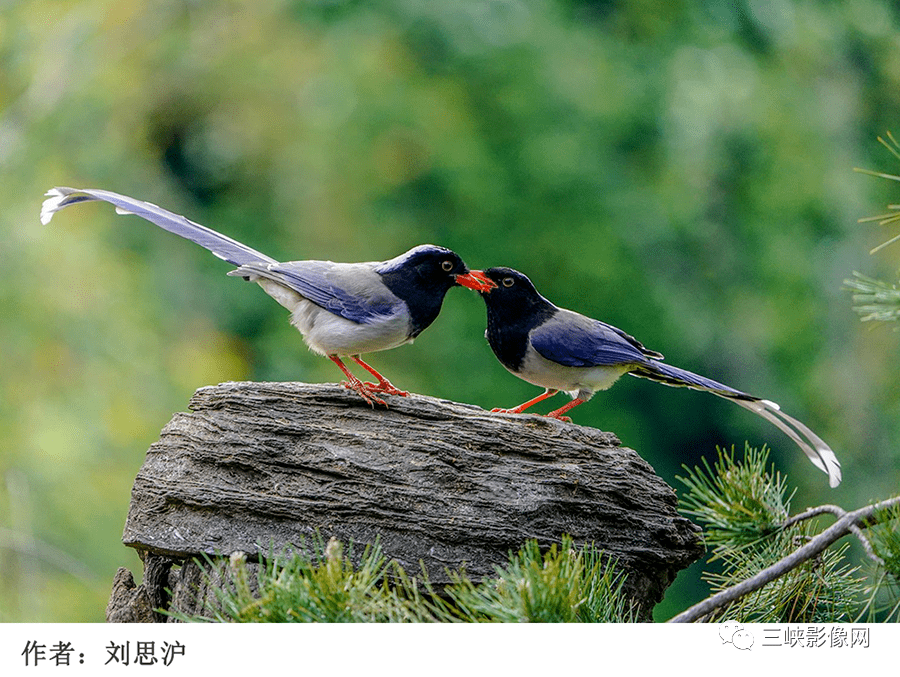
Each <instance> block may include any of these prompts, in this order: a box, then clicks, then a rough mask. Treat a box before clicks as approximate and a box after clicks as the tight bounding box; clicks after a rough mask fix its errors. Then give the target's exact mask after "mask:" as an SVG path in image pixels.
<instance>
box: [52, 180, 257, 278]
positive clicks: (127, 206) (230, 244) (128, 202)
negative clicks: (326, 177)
mask: <svg viewBox="0 0 900 677" xmlns="http://www.w3.org/2000/svg"><path fill="white" fill-rule="evenodd" d="M46 195H47V199H46V200H44V204H43V205H42V206H41V223H43V224H44V225H47V224H48V223H50V219H52V218H53V215H54V214H55V213H56V212H58V211H59V210H61V209H65V208H66V207H69V206H71V205H74V204H78V203H81V202H91V201H94V200H99V201H102V202H109V203H110V204H111V205H114V206H115V208H116V213H117V214H134V215H135V216H140V217H141V218H142V219H146V220H147V221H149V222H150V223H153V224H155V225H157V226H159V227H160V228H162V229H164V230H168V231H169V232H170V233H175V234H176V235H180V236H181V237H183V238H185V239H187V240H190V241H191V242H195V243H197V244H199V245H200V246H201V247H204V248H205V249H208V250H209V251H211V252H212V253H213V254H215V255H216V256H218V257H219V258H220V259H223V260H224V261H228V263H231V264H233V265H235V266H242V265H245V264H248V263H258V262H264V263H275V259H273V258H270V257H268V256H266V255H265V254H263V253H261V252H258V251H256V250H255V249H252V248H251V247H248V246H247V245H245V244H242V243H240V242H238V241H237V240H232V239H231V238H230V237H228V236H227V235H222V233H217V232H216V231H214V230H213V229H212V228H207V227H206V226H201V225H200V224H199V223H194V222H193V221H191V220H189V219H186V218H185V217H183V216H180V215H178V214H173V213H172V212H170V211H168V210H166V209H163V208H162V207H157V206H156V205H155V204H152V203H150V202H144V201H143V200H135V199H134V198H132V197H128V196H127V195H119V194H118V193H113V192H110V191H108V190H99V189H96V188H85V189H79V188H52V189H51V190H48V191H47V193H46Z"/></svg>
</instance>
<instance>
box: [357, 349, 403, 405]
mask: <svg viewBox="0 0 900 677" xmlns="http://www.w3.org/2000/svg"><path fill="white" fill-rule="evenodd" d="M350 359H351V360H353V361H354V362H356V364H358V365H359V366H360V367H362V368H363V369H365V370H366V371H367V372H369V373H370V374H372V376H374V377H375V378H377V379H378V383H365V384H364V385H365V386H366V387H367V388H368V389H369V390H371V391H372V392H375V393H386V394H388V395H400V397H406V396H407V395H409V393H408V392H406V391H405V390H400V389H399V388H395V387H394V386H393V385H391V382H390V381H388V380H387V379H386V378H385V377H384V376H382V375H381V374H379V373H378V372H377V371H375V370H374V369H373V368H372V367H370V366H369V365H368V364H366V363H365V362H363V361H362V360H361V359H360V358H359V355H351V356H350Z"/></svg>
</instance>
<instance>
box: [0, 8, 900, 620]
mask: <svg viewBox="0 0 900 677" xmlns="http://www.w3.org/2000/svg"><path fill="white" fill-rule="evenodd" d="M898 28H900V14H898V11H897V8H896V5H895V3H892V2H886V1H878V0H847V1H845V2H841V3H835V2H829V1H827V0H798V1H796V2H791V1H788V0H728V1H726V0H701V1H699V2H677V1H676V2H672V0H638V1H635V2H620V1H616V0H599V1H595V2H591V1H589V0H568V1H565V0H471V1H463V0H453V1H451V0H446V1H434V2H421V1H420V0H382V1H379V2H362V1H354V0H345V1H342V0H319V1H316V0H282V1H278V2H273V1H261V2H249V1H248V2H238V1H231V2H229V1H225V2H223V1H221V0H216V1H215V2H212V1H207V0H189V1H182V2H173V1H169V0H79V1H65V0H52V1H50V0H31V1H28V2H15V1H12V2H11V1H9V0H6V1H5V2H0V64H2V65H0V204H2V209H0V270H2V282H0V318H2V322H0V621H99V620H102V619H103V612H104V607H105V604H106V601H107V599H108V595H109V589H110V583H111V580H112V577H113V574H114V572H115V570H116V568H117V567H119V566H127V567H129V568H131V569H132V570H133V571H134V572H135V573H136V575H138V576H139V575H140V572H141V564H140V562H139V560H138V559H137V557H136V556H135V554H134V553H133V552H132V551H131V550H129V549H128V548H125V547H124V546H123V545H122V544H121V542H120V538H121V532H122V527H123V524H124V519H125V515H126V511H127V506H128V501H129V492H130V487H131V483H132V480H133V478H134V476H135V474H136V473H137V471H138V469H139V467H140V465H141V462H142V460H143V456H144V453H145V451H146V449H147V447H148V446H149V445H150V444H151V443H152V442H153V441H154V440H155V439H156V438H157V436H158V433H159V431H160V429H161V428H162V427H163V425H165V423H166V422H167V421H168V420H169V418H170V417H171V415H172V414H173V412H175V411H180V410H185V408H186V405H187V402H188V399H189V397H190V395H191V394H192V393H193V391H194V390H195V389H196V388H198V387H200V386H203V385H207V384H214V383H219V382H222V381H228V380H241V379H256V380H299V381H308V382H324V381H336V380H338V377H339V376H340V375H339V373H338V372H337V370H336V369H335V368H334V365H332V364H331V363H330V362H329V361H327V360H324V359H322V358H319V357H316V356H314V355H312V354H311V353H309V352H308V351H307V350H306V348H305V346H304V345H303V344H302V342H301V340H300V337H299V335H298V334H297V333H296V332H295V330H294V329H293V328H291V327H290V326H289V325H288V322H287V314H286V312H285V311H284V310H283V309H282V308H281V307H280V306H278V305H277V304H275V303H274V302H272V301H271V300H270V299H268V298H267V297H266V296H265V295H264V294H263V292H262V291H261V290H260V289H259V288H257V287H256V286H251V285H247V284H245V283H243V282H242V281H240V280H237V279H234V278H228V277H226V276H225V272H226V271H227V270H228V266H227V265H225V264H223V262H221V261H219V260H217V259H216V258H214V257H213V256H211V255H210V254H208V253H207V252H205V251H204V250H202V249H201V248H199V247H197V246H195V245H193V244H192V243H189V242H187V241H184V240H181V239H179V238H177V237H175V236H173V235H170V234H168V233H165V232H163V231H161V230H159V229H157V228H155V227H153V226H151V225H150V224H148V223H146V222H144V221H142V220H140V219H138V218H136V217H122V216H116V215H115V214H114V211H113V209H112V208H111V207H109V206H108V205H100V204H93V205H88V206H82V207H76V208H72V209H69V210H66V211H64V212H62V213H60V214H58V215H57V216H56V217H55V218H54V220H53V221H52V223H51V224H49V225H48V226H42V225H41V223H40V221H39V219H38V213H39V209H40V204H41V201H42V196H43V193H44V192H45V191H46V190H47V189H49V188H51V187H52V186H56V185H71V186H76V187H97V188H106V189H109V190H114V191H118V192H121V193H125V194H128V195H132V196H135V197H139V198H142V199H147V200H150V201H152V202H156V203H157V204H160V205H162V206H165V207H167V208H169V209H171V210H173V211H176V212H179V213H183V214H185V215H187V216H188V217H189V218H192V219H194V220H196V221H199V222H201V223H203V224H206V225H209V226H211V227H214V228H216V229H218V230H221V231H223V232H225V233H227V234H229V235H231V236H233V237H235V238H237V239H240V240H242V241H245V242H247V243H248V244H250V245H251V246H253V247H255V248H258V249H260V250H262V251H264V252H266V253H268V254H270V255H272V256H274V257H276V258H282V259H297V258H327V259H333V260H344V261H357V260H376V259H384V258H389V257H392V256H394V255H396V254H398V253H400V252H402V251H404V250H406V249H407V248H409V247H411V246H413V245H416V244H420V243H424V242H433V243H438V244H442V245H444V246H447V247H450V248H452V249H454V250H456V251H457V252H458V253H459V254H460V255H461V256H463V258H464V259H465V260H466V261H467V262H468V263H469V264H470V265H471V266H472V267H487V266H491V265H509V266H513V267H516V268H518V269H520V270H522V271H524V272H526V273H527V274H528V275H529V276H530V277H531V278H532V280H533V281H534V282H535V283H536V285H537V286H538V288H539V290H541V291H542V293H543V294H544V295H545V296H547V297H548V298H550V299H551V300H553V301H555V302H556V303H558V304H560V305H564V306H567V307H570V308H573V309H576V310H579V311H581V312H583V313H586V314H588V315H591V316H593V317H597V318H600V319H604V320H606V321H608V322H611V323H613V324H616V325H618V326H620V327H622V328H623V329H625V330H626V331H628V332H630V333H632V334H634V335H636V336H637V337H638V338H639V339H640V340H641V341H642V342H643V343H644V344H645V345H647V346H648V347H649V348H652V349H655V350H659V351H661V352H663V353H665V355H666V358H667V360H668V361H669V362H671V363H672V364H676V365H679V366H682V367H685V368H688V369H692V370H694V371H698V372H700V373H702V374H704V375H707V376H710V377H713V378H716V379H718V380H721V381H724V382H725V383H728V384H730V385H733V386H735V387H739V388H741V389H744V390H746V391H749V392H752V393H755V394H759V395H761V396H765V397H768V398H771V399H774V400H776V401H778V402H779V403H781V404H782V406H783V407H784V409H785V410H786V411H787V412H789V413H791V414H793V415H794V416H796V417H798V418H800V419H801V420H803V421H805V422H807V423H808V424H809V425H810V426H811V427H812V428H813V429H814V430H816V431H817V432H819V433H820V434H821V435H822V436H823V437H824V438H825V439H826V440H828V441H829V442H830V443H831V444H832V446H833V447H834V448H835V450H836V451H837V453H838V455H839V457H840V459H841V461H842V462H843V465H844V477H845V481H844V483H843V484H842V485H841V486H840V488H838V489H837V490H830V489H828V486H827V483H826V480H825V476H824V475H823V474H822V473H820V472H819V471H817V470H816V469H815V468H813V467H812V466H811V465H810V464H809V463H808V461H807V460H806V459H805V457H804V456H803V455H802V454H801V453H800V452H799V451H798V450H797V449H796V448H795V447H794V446H793V444H792V443H791V442H790V441H789V440H787V439H786V438H785V437H784V436H783V435H782V434H781V433H780V432H778V431H777V430H776V429H774V428H772V427H771V426H769V425H768V424H767V423H765V422H764V421H762V420H756V419H755V417H753V416H752V415H750V414H749V413H748V412H746V411H744V410H743V409H740V408H738V407H735V406H733V405H731V404H729V403H727V402H724V401H721V400H719V399H717V398H714V397H712V396H709V395H705V394H702V393H695V392H692V391H687V390H681V391H675V390H673V389H670V388H665V387H662V386H659V385H657V384H653V383H650V382H647V381H641V380H639V379H629V378H624V379H622V381H620V383H618V384H617V385H616V386H615V387H614V388H613V389H612V390H610V391H607V392H604V393H599V394H597V395H596V396H595V397H594V399H593V400H592V401H591V402H590V403H589V404H586V405H584V406H582V407H580V408H578V409H576V410H575V412H573V413H574V414H575V418H576V421H577V422H578V423H580V424H582V425H590V426H595V427H599V428H602V429H604V430H610V431H613V432H615V433H616V434H618V435H619V436H620V437H621V439H622V441H623V443H624V444H625V445H627V446H630V447H632V448H634V449H636V450H637V451H638V452H639V453H640V454H641V455H642V456H643V457H644V458H646V459H647V460H648V461H650V462H651V463H652V464H653V466H654V467H655V468H656V470H657V472H658V473H659V474H660V475H662V477H664V478H665V479H666V480H667V481H668V482H669V483H670V484H672V485H673V486H675V487H676V488H680V487H681V485H680V483H679V482H678V480H677V478H676V476H677V475H679V474H680V473H682V472H683V471H682V470H681V465H682V464H688V465H690V466H693V465H695V464H697V463H699V462H700V461H701V459H702V458H706V459H709V460H710V461H712V460H713V459H714V458H715V450H716V446H717V445H723V446H728V447H730V446H731V445H736V446H737V447H738V448H742V447H743V446H744V443H745V441H750V443H751V444H753V445H757V446H759V445H762V444H769V445H771V447H772V460H773V462H774V463H775V464H776V467H777V468H778V469H779V470H780V471H782V472H785V473H787V474H788V475H789V477H790V480H791V483H792V484H793V485H796V486H797V487H798V492H797V496H796V498H795V507H796V508H798V509H799V508H803V507H805V506H807V505H813V504H818V503H821V502H835V503H839V504H842V505H843V506H845V507H847V508H850V507H857V506H859V505H862V504H863V503H867V502H870V501H872V500H874V499H879V498H885V497H887V496H888V495H890V494H892V493H896V491H897V489H898V486H900V473H898V466H900V446H898V444H897V442H898V440H900V386H898V378H897V371H896V369H897V364H898V357H900V348H898V345H900V336H898V334H897V333H896V332H893V331H891V329H890V328H886V327H878V326H876V327H872V326H868V325H862V324H861V323H860V322H859V319H858V317H857V316H856V314H855V313H854V312H853V311H852V309H851V299H850V294H849V292H847V291H846V290H845V289H843V280H844V279H845V278H847V277H849V276H850V275H851V273H852V271H854V270H859V271H862V272H865V273H867V274H870V275H874V276H878V277H883V278H888V279H893V276H895V272H896V270H897V268H898V265H900V245H898V246H896V247H893V248H888V249H885V250H884V251H883V252H881V253H879V254H878V255H876V256H870V255H869V254H868V251H869V249H870V248H871V247H873V246H874V245H877V244H879V243H880V242H882V241H884V240H886V239H887V238H888V237H889V236H890V235H891V234H893V233H891V232H889V231H888V230H887V229H885V228H883V227H880V226H878V225H873V224H858V223H857V219H859V218H860V217H864V216H869V215H872V214H875V213H878V212H881V211H883V210H884V208H885V207H884V206H885V205H886V204H888V203H889V202H891V201H892V200H894V201H896V196H897V194H898V189H900V187H898V186H897V185H896V184H892V183H890V182H888V181H883V180H879V179H875V178H872V177H869V176H865V175H863V174H860V173H855V172H854V171H853V168H854V167H866V168H871V169H880V170H885V171H896V170H897V169H898V167H897V165H898V164H900V161H898V160H897V159H896V158H893V157H892V156H891V155H890V154H889V153H887V152H886V151H885V149H884V148H883V147H881V146H880V145H879V144H878V143H877V142H876V137H877V136H878V135H880V134H884V133H885V132H886V131H888V130H891V129H893V130H894V131H900V125H898V119H900V117H898V116H900V39H898V35H900V33H898ZM484 324H485V317H484V308H483V304H482V302H481V301H480V299H479V298H478V297H477V295H475V294H472V293H469V292H467V291H465V290H453V291H451V293H450V294H448V297H447V300H446V302H445V305H444V311H443V313H442V315H441V316H440V318H439V319H438V320H437V322H436V323H435V324H434V325H433V326H432V328H431V329H430V330H429V331H427V332H425V333H424V334H423V335H422V336H421V337H420V338H419V339H418V340H417V341H416V343H415V344H414V345H412V346H406V347H403V348H400V349H397V350H394V351H391V352H388V353H382V354H377V355H374V356H371V363H372V364H373V365H374V366H375V367H376V368H377V369H379V370H383V372H384V373H385V374H386V375H387V376H388V377H389V378H390V379H391V380H392V381H393V382H394V383H395V384H396V385H398V386H399V387H402V388H405V389H409V390H413V391H415V392H420V393H426V394H430V395H434V396H439V397H444V398H451V399H455V400H459V401H462V402H469V403H475V404H478V405H481V406H484V407H486V408H490V407H494V406H507V407H508V406H512V405H515V404H518V403H520V402H522V401H524V400H525V399H528V398H530V397H532V396H534V395H536V394H538V393H539V392H540V390H539V389H537V388H535V387H533V386H529V385H528V384H526V383H524V382H521V381H519V380H518V379H515V378H514V377H512V376H511V375H509V374H508V373H507V372H506V371H505V370H504V369H503V368H502V367H501V366H500V365H499V363H497V362H496V361H495V359H494V358H493V356H492V354H491V352H490V350H489V348H488V346H487V344H486V342H485V340H484V338H483V332H484ZM564 402H565V399H564V398H563V397H562V396H558V397H557V398H556V399H555V400H554V401H552V403H551V406H552V407H554V408H555V407H558V406H561V405H562V404H563V403H564ZM545 404H546V403H545ZM549 409H550V407H549V406H548V407H545V408H538V410H539V411H549ZM703 596H705V586H704V584H703V583H702V582H701V581H700V580H699V577H698V575H697V568H696V567H695V568H693V569H692V570H690V571H688V572H686V573H685V574H683V575H682V576H680V577H679V579H678V581H676V583H675V585H674V586H673V587H672V588H671V590H670V593H669V594H668V595H667V598H666V600H665V601H664V602H663V604H662V605H661V606H660V607H659V609H658V611H657V614H658V616H659V617H660V618H665V617H668V616H670V615H672V614H673V613H675V612H677V611H679V610H681V609H683V608H684V607H685V606H687V605H688V604H689V603H691V602H693V601H697V600H699V599H701V598H702V597H703Z"/></svg>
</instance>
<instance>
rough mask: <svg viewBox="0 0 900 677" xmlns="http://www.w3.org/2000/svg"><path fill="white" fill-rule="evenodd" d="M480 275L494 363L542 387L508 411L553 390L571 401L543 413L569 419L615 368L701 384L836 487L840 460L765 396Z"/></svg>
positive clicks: (490, 272) (505, 273)
mask: <svg viewBox="0 0 900 677" xmlns="http://www.w3.org/2000/svg"><path fill="white" fill-rule="evenodd" d="M483 273H484V276H485V277H486V278H488V279H489V280H491V281H493V282H494V283H495V284H496V285H497V286H496V288H494V289H491V290H488V289H485V290H482V291H481V296H482V298H483V299H484V302H485V305H486V306H487V331H486V332H485V338H487V340H488V343H489V344H490V346H491V349H492V350H493V351H494V354H495V355H496V356H497V359H498V360H500V363H501V364H502V365H503V366H504V367H506V368H507V369H508V370H509V371H510V372H512V373H513V374H515V375H516V376H518V377H519V378H521V379H524V380H525V381H528V382H529V383H533V384H534V385H537V386H541V387H542V388H544V389H545V390H544V392H543V393H542V394H541V395H538V396H537V397H535V398H534V399H531V400H529V401H528V402H525V403H523V404H520V405H519V406H518V407H515V408H513V409H493V410H492V411H494V412H501V413H511V414H519V413H522V412H523V411H525V410H526V409H527V408H528V407H530V406H532V405H534V404H537V403H538V402H540V401H541V400H544V399H546V398H548V397H551V396H553V395H555V394H557V393H558V392H560V391H563V392H566V393H568V394H569V395H570V396H571V397H572V401H571V402H569V403H568V404H566V405H565V406H563V407H560V408H559V409H557V410H556V411H553V412H551V413H549V414H547V415H548V416H551V417H553V418H557V419H560V420H564V421H570V420H571V419H569V417H567V416H564V414H565V413H566V412H567V411H569V410H570V409H572V408H573V407H575V406H577V405H579V404H582V403H583V402H586V401H587V400H589V399H590V398H591V396H592V395H593V394H594V393H595V392H596V391H598V390H605V389H607V388H609V387H610V386H611V385H612V384H613V383H615V382H616V380H618V378H619V377H620V376H622V375H623V374H631V375H632V376H639V377H641V378H646V379H650V380H652V381H657V382H658V383H664V384H665V385H669V386H681V387H685V388H693V389H695V390H703V391H706V392H709V393H712V394H714V395H718V396H719V397H724V398H725V399H727V400H731V401H732V402H734V403H735V404H739V405H740V406H742V407H744V408H745V409H749V410H750V411H752V412H753V413H755V414H758V415H759V416H762V417H763V418H764V419H766V420H767V421H769V422H771V423H773V424H774V425H776V426H777V427H778V428H779V429H781V430H782V431H783V432H784V433H785V434H787V435H788V437H790V438H791V439H792V440H793V441H794V442H796V443H797V445H798V446H799V447H800V448H801V449H802V450H803V452H804V453H805V454H806V455H807V456H808V457H809V460H810V461H812V463H813V465H815V466H816V467H817V468H819V469H820V470H822V471H823V472H825V473H826V474H827V475H828V482H829V484H830V485H831V486H832V487H836V486H837V485H838V484H840V481H841V464H840V463H839V462H838V460H837V457H836V456H835V454H834V452H833V451H832V450H831V448H830V447H829V446H828V445H827V444H825V442H823V441H822V439H821V438H819V437H818V436H817V435H816V434H815V433H814V432H813V431H812V430H810V429H809V428H808V427H806V426H805V425H803V424H802V423H800V421H797V420H796V419H794V418H791V417H790V416H788V415H787V414H785V413H784V412H782V411H781V409H780V407H779V406H778V405H777V404H775V403H774V402H771V401H769V400H764V399H762V398H759V397H754V396H752V395H748V394H747V393H744V392H741V391H740V390H735V389H734V388H731V387H729V386H726V385H723V384H721V383H718V382H716V381H713V380H712V379H708V378H706V377H704V376H699V375H698V374H694V373H691V372H689V371H686V370H684V369H679V368H678V367H672V366H670V365H668V364H664V363H663V362H661V361H660V360H662V359H663V356H662V355H661V354H660V353H657V352H655V351H653V350H648V349H647V348H645V347H644V346H643V345H642V344H641V343H640V342H639V341H638V340H637V339H635V338H634V337H633V336H629V335H628V334H626V333H625V332H624V331H622V330H621V329H618V328H616V327H613V326H612V325H609V324H606V323H604V322H600V321H599V320H594V319H591V318H589V317H585V316H584V315H581V314H579V313H576V312H573V311H571V310H566V309H565V308H559V307H557V306H555V305H554V304H553V303H551V302H550V301H548V300H547V299H546V298H544V297H543V296H541V294H539V293H538V291H537V290H536V289H535V287H534V285H533V284H532V283H531V280H529V279H528V278H527V277H526V276H525V275H523V274H522V273H520V272H518V271H516V270H512V269H511V268H489V269H487V270H485V271H483Z"/></svg>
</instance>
